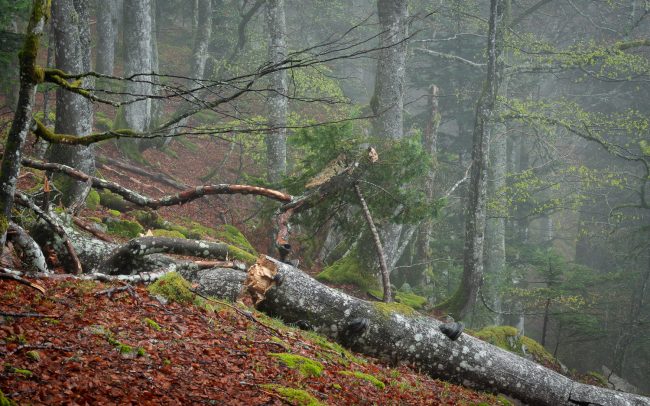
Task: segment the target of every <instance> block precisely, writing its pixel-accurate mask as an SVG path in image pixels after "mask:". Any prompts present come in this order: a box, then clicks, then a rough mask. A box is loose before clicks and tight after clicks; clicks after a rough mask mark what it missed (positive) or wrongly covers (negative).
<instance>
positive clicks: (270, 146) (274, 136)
mask: <svg viewBox="0 0 650 406" xmlns="http://www.w3.org/2000/svg"><path fill="white" fill-rule="evenodd" d="M266 24H267V26H268V31H269V63H270V64H271V65H278V64H280V63H282V61H284V60H285V59H286V57H287V24H286V20H285V16H284V0H268V1H267V3H266ZM270 79H271V84H270V86H269V90H270V91H269V95H268V98H267V106H268V118H269V127H271V128H272V129H273V130H271V131H270V132H269V133H268V135H267V136H266V152H267V159H268V166H267V167H268V170H267V177H268V179H269V181H270V182H274V183H275V182H278V181H279V180H280V179H282V177H283V176H284V175H285V174H286V171H287V129H286V126H287V113H288V107H289V104H288V99H287V92H288V89H289V88H288V82H287V71H286V70H279V71H277V72H274V73H272V74H271V75H270Z"/></svg>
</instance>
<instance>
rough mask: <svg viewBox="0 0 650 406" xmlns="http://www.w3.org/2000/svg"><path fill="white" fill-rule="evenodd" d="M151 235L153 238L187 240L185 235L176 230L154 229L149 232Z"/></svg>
mask: <svg viewBox="0 0 650 406" xmlns="http://www.w3.org/2000/svg"><path fill="white" fill-rule="evenodd" d="M151 234H153V236H154V237H169V238H187V237H185V235H184V234H183V233H181V232H179V231H176V230H163V229H160V228H158V229H155V230H151Z"/></svg>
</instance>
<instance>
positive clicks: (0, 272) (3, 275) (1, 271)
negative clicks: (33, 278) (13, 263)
mask: <svg viewBox="0 0 650 406" xmlns="http://www.w3.org/2000/svg"><path fill="white" fill-rule="evenodd" d="M7 271H8V270H6V269H5V268H0V279H4V280H10V281H14V282H18V283H21V284H23V285H25V286H29V287H30V288H32V289H36V290H38V291H39V292H41V293H42V294H45V288H44V287H42V286H41V285H37V284H35V283H32V282H30V281H28V280H27V279H23V278H21V277H20V276H18V275H16V274H14V273H13V272H7Z"/></svg>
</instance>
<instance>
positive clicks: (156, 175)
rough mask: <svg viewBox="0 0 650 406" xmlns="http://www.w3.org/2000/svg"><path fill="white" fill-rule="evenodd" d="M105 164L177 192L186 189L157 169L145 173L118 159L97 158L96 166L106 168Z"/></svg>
mask: <svg viewBox="0 0 650 406" xmlns="http://www.w3.org/2000/svg"><path fill="white" fill-rule="evenodd" d="M107 164H110V165H114V166H117V167H120V168H122V169H126V170H127V171H129V172H133V173H137V174H138V175H142V176H146V177H148V178H150V179H153V180H155V181H158V182H160V183H164V184H166V185H169V186H171V187H173V188H175V189H178V190H185V189H187V188H188V186H187V185H185V184H183V183H181V182H179V181H177V180H176V179H174V178H172V177H171V176H169V175H166V174H164V173H162V172H160V171H159V170H158V169H153V168H151V170H150V171H147V170H146V169H142V168H140V167H137V166H135V165H131V164H129V163H127V162H124V161H121V160H118V159H112V158H109V157H105V156H100V157H97V166H99V167H100V168H106V167H107V166H106V165H107ZM152 172H153V173H152Z"/></svg>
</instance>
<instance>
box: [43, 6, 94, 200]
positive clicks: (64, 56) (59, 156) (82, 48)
mask: <svg viewBox="0 0 650 406" xmlns="http://www.w3.org/2000/svg"><path fill="white" fill-rule="evenodd" d="M89 21H90V15H89V4H88V0H61V1H56V2H54V3H53V4H52V26H53V29H54V38H55V51H56V54H55V55H56V56H55V62H56V67H57V68H59V69H61V70H63V71H66V72H69V73H82V72H88V71H90V70H91V66H90V65H91V63H90V28H89ZM92 85H93V83H92V82H91V80H90V79H83V80H82V86H84V87H91V86H92ZM92 123H93V108H92V104H91V103H90V101H89V100H88V99H86V98H85V97H83V96H81V95H78V94H74V93H71V92H68V91H66V90H63V89H61V88H59V89H57V92H56V123H55V126H54V128H55V131H56V132H57V133H59V134H73V135H78V136H83V135H88V134H90V133H91V132H92ZM93 150H94V148H93V147H92V146H87V147H86V146H68V145H54V144H53V145H51V146H50V150H49V152H48V158H49V160H50V161H52V162H58V163H62V164H65V165H69V166H72V167H74V168H77V169H79V170H81V171H82V172H85V173H89V174H92V173H93V172H94V171H95V156H94V152H93ZM84 190H85V185H84V184H83V183H81V182H71V183H70V184H69V185H67V186H66V187H65V189H64V190H62V192H63V202H64V204H66V205H67V204H70V203H72V202H74V201H76V200H77V199H78V198H79V197H80V196H81V195H82V194H83V193H84Z"/></svg>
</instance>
